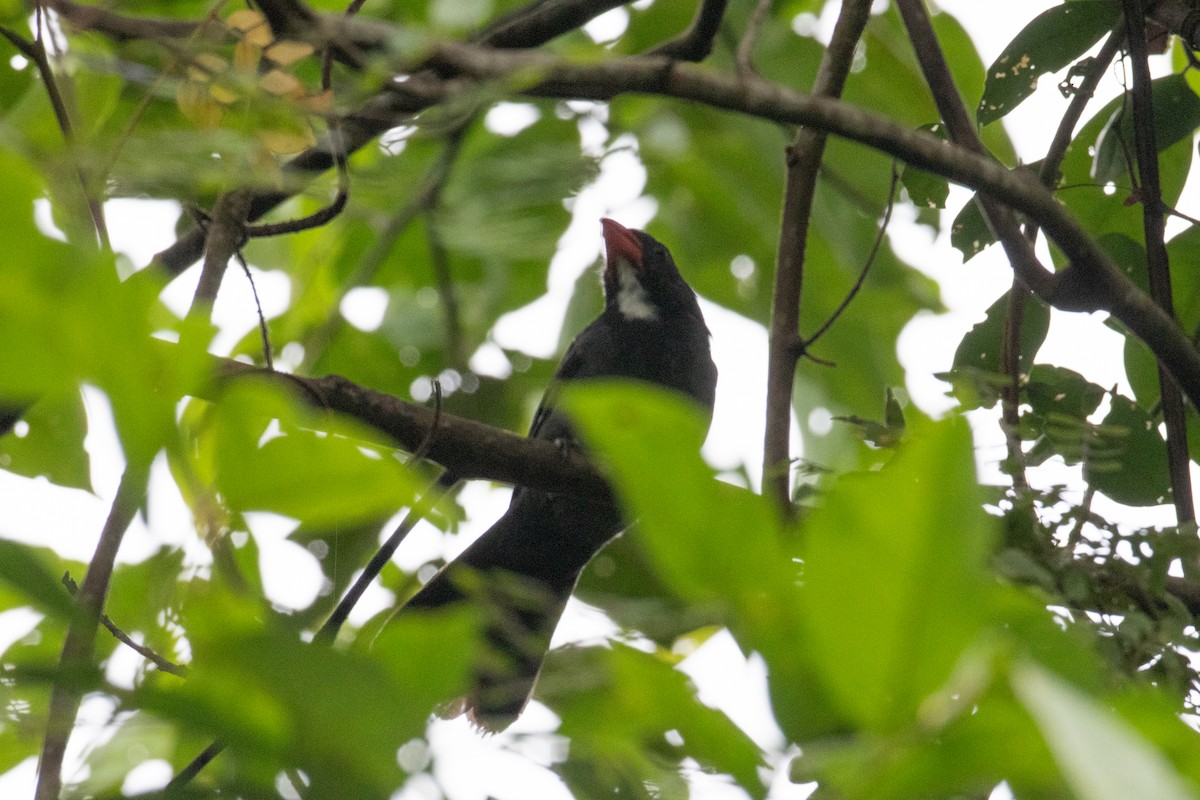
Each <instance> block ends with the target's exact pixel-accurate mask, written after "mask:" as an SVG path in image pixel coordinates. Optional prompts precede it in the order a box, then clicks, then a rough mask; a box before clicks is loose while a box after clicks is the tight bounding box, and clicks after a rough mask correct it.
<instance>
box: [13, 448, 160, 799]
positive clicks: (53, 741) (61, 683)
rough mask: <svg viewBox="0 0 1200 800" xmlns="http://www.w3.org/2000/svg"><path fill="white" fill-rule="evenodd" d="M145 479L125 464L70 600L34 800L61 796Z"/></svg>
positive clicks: (142, 467) (144, 468)
mask: <svg viewBox="0 0 1200 800" xmlns="http://www.w3.org/2000/svg"><path fill="white" fill-rule="evenodd" d="M148 478H149V465H148V464H134V463H132V462H131V463H129V464H128V465H126V467H125V474H124V475H123V476H122V477H121V485H120V487H118V489H117V496H116V497H115V498H114V499H113V504H112V508H111V509H110V510H109V514H108V519H107V520H106V521H105V523H104V529H103V530H102V531H101V532H100V540H99V542H97V544H96V552H95V554H94V555H93V556H92V560H91V562H90V563H89V565H88V571H87V575H85V576H84V579H83V584H82V585H81V586H80V587H79V593H78V594H77V595H76V597H75V603H76V605H77V607H78V612H79V613H78V614H77V615H76V616H75V617H74V619H72V620H71V625H70V627H69V628H68V629H67V636H66V639H65V641H64V642H63V649H62V657H61V658H60V659H59V667H58V678H57V679H56V680H55V682H54V688H53V690H52V691H51V694H50V713H49V717H48V721H47V723H46V738H45V739H44V740H43V742H42V754H41V759H40V760H39V762H38V783H37V789H36V793H35V795H34V797H35V800H58V797H59V795H60V794H61V793H62V763H63V755H64V753H65V752H66V749H67V740H68V739H69V738H70V736H71V729H72V727H74V723H75V716H76V714H78V713H79V701H80V698H81V697H82V692H81V690H80V686H79V682H80V678H82V677H83V676H84V675H86V674H87V672H88V671H89V670H91V669H92V667H93V665H92V658H93V657H94V655H95V652H96V630H97V628H98V627H99V624H100V612H101V610H102V609H103V608H104V600H105V598H106V597H107V596H108V586H109V583H110V582H111V581H112V572H113V565H114V564H115V563H116V558H117V551H118V550H119V549H120V547H121V540H122V538H124V536H125V531H126V530H127V529H128V528H129V524H130V523H131V522H132V521H133V518H134V515H136V514H137V510H138V508H140V507H141V503H142V498H143V497H144V496H145V494H146V483H147V480H148Z"/></svg>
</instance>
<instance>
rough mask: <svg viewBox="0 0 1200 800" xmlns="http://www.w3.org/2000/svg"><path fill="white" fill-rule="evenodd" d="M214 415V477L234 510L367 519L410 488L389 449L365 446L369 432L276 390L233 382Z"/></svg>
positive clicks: (408, 495)
mask: <svg viewBox="0 0 1200 800" xmlns="http://www.w3.org/2000/svg"><path fill="white" fill-rule="evenodd" d="M213 419H214V425H213V429H212V431H211V436H212V447H213V448H214V452H215V455H216V466H217V475H216V478H217V483H218V486H219V487H220V489H221V492H222V494H223V496H224V497H225V499H226V501H227V502H228V503H229V504H230V505H231V506H233V507H234V508H237V509H240V510H264V511H274V512H276V513H279V514H284V515H286V516H290V517H294V518H296V519H299V520H303V521H308V522H310V523H312V524H326V525H331V524H334V523H336V522H338V521H346V522H354V521H360V520H364V519H374V518H376V517H378V516H380V515H381V514H386V513H389V512H391V511H394V510H395V509H397V508H398V507H400V506H402V505H405V504H407V503H409V502H410V501H411V499H412V497H413V496H414V493H415V492H416V489H417V487H416V482H415V481H414V480H413V478H412V475H411V473H410V471H409V470H408V469H407V468H406V467H405V466H404V465H403V464H402V463H400V461H399V460H398V459H397V457H396V454H395V453H394V452H392V451H390V450H388V449H387V448H380V447H378V446H372V445H369V444H367V442H369V441H370V440H371V439H372V438H373V437H372V436H371V434H370V433H369V432H368V431H366V429H364V428H362V427H361V426H358V425H356V424H353V423H351V422H350V421H349V420H343V419H337V418H335V417H333V416H326V417H324V418H321V419H317V418H316V415H315V414H314V413H313V412H312V411H311V410H308V409H305V408H303V407H301V405H300V404H299V403H297V402H295V401H294V400H293V399H292V398H290V397H288V396H287V395H286V394H284V393H283V392H281V391H280V390H279V389H277V388H274V387H269V386H266V385H261V384H259V385H253V386H252V385H248V384H247V383H246V382H239V383H238V384H237V385H235V386H233V387H231V388H230V390H229V391H228V392H226V393H225V394H224V395H223V396H222V397H221V399H220V401H219V402H218V403H217V405H216V408H215V413H214V416H213ZM272 420H278V424H277V425H275V426H274V427H272V424H273V423H272V424H269V423H271V421H272ZM316 429H321V430H320V431H319V432H318V430H316Z"/></svg>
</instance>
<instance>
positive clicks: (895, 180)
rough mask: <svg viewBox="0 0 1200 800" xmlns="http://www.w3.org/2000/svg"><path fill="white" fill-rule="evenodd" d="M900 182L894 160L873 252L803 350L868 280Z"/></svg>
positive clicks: (885, 231)
mask: <svg viewBox="0 0 1200 800" xmlns="http://www.w3.org/2000/svg"><path fill="white" fill-rule="evenodd" d="M899 183H900V170H899V169H897V168H896V163H895V162H892V181H891V184H890V185H889V186H888V200H887V204H886V205H885V206H884V209H883V221H882V222H881V223H880V225H879V230H878V231H876V233H875V241H874V242H873V243H872V244H871V252H870V253H868V254H867V260H866V261H865V262H864V263H863V266H862V269H861V270H859V272H858V279H857V280H855V281H854V285H853V286H852V287H850V291H849V292H847V293H846V296H845V298H843V299H842V302H841V303H839V304H838V307H837V308H836V309H834V311H833V313H832V314H830V315H829V319H827V320H825V323H824V324H823V325H821V327H820V328H817V332H816V333H814V334H813V335H812V336H810V337H808V338H807V339H805V340H804V342H803V345H802V350H803V351H807V350H808V348H810V347H812V345H813V344H815V343H816V341H817V340H818V339H820V338H821V337H822V336H824V335H825V332H826V331H828V330H829V329H830V328H832V327H833V324H834V323H835V322H837V320H838V317H840V316H841V315H842V314H843V313H844V312H845V311H846V309H847V308H849V307H850V303H851V302H853V301H854V298H855V297H856V296H857V295H858V293H859V291H860V290H861V289H862V287H863V283H864V282H866V280H867V273H869V272H870V271H871V265H873V264H874V263H875V259H876V257H877V256H878V255H879V250H880V248H881V247H882V246H883V238H884V236H885V235H886V234H887V229H888V224H889V223H890V222H891V221H892V209H893V208H894V207H895V205H896V186H897V184H899Z"/></svg>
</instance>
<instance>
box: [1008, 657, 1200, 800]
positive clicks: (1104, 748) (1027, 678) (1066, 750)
mask: <svg viewBox="0 0 1200 800" xmlns="http://www.w3.org/2000/svg"><path fill="white" fill-rule="evenodd" d="M1012 684H1013V691H1014V692H1015V693H1016V695H1017V697H1018V698H1020V700H1021V702H1022V703H1023V704H1024V705H1025V708H1026V709H1027V710H1028V711H1029V713H1030V715H1031V716H1032V717H1033V718H1034V720H1035V721H1036V722H1037V725H1038V727H1039V728H1040V729H1041V732H1042V736H1043V737H1045V739H1046V743H1047V744H1048V745H1049V746H1050V750H1051V752H1053V753H1054V757H1055V760H1056V761H1057V762H1058V765H1059V768H1060V769H1061V770H1062V772H1063V776H1064V777H1065V778H1066V780H1067V783H1068V785H1069V786H1070V787H1071V789H1072V791H1073V792H1074V794H1075V796H1076V797H1078V798H1080V799H1081V800H1126V798H1130V797H1154V798H1163V799H1164V800H1195V798H1196V797H1197V796H1198V795H1197V789H1196V787H1195V786H1192V785H1189V784H1188V783H1187V782H1186V781H1184V780H1183V778H1181V777H1180V775H1179V774H1178V773H1177V772H1176V771H1175V769H1174V768H1173V767H1172V766H1171V765H1170V763H1169V762H1168V761H1167V760H1166V759H1165V758H1164V757H1163V754H1162V753H1161V752H1159V751H1158V750H1156V749H1155V748H1154V746H1153V745H1151V744H1150V743H1149V742H1147V741H1146V740H1145V739H1144V738H1142V736H1141V735H1139V734H1138V732H1137V731H1136V730H1134V729H1133V727H1132V726H1130V725H1129V723H1127V722H1126V721H1125V720H1123V719H1121V718H1120V717H1119V716H1117V715H1116V714H1114V713H1113V712H1112V711H1111V710H1110V709H1109V708H1106V707H1105V706H1104V705H1102V704H1100V703H1099V702H1097V701H1096V699H1094V698H1092V697H1089V696H1088V695H1087V694H1085V693H1084V692H1082V691H1080V690H1079V689H1077V688H1075V687H1074V686H1072V685H1071V684H1069V683H1067V682H1066V681H1064V680H1063V679H1062V678H1060V677H1058V676H1057V675H1055V674H1054V673H1053V672H1050V671H1049V670H1047V669H1045V668H1044V667H1042V666H1040V665H1038V664H1036V663H1035V662H1032V661H1023V662H1021V663H1019V664H1017V665H1016V667H1015V668H1014V669H1013V675H1012Z"/></svg>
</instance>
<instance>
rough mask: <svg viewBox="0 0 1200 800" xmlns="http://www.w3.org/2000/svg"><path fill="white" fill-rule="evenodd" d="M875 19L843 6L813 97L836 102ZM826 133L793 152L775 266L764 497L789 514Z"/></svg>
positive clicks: (800, 135)
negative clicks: (803, 321)
mask: <svg viewBox="0 0 1200 800" xmlns="http://www.w3.org/2000/svg"><path fill="white" fill-rule="evenodd" d="M870 16H871V3H870V0H848V1H847V2H845V3H843V4H842V10H841V13H840V14H839V16H838V21H837V24H836V25H835V27H834V31H833V38H832V39H831V41H830V43H829V46H828V47H827V48H826V49H825V54H824V56H823V57H822V59H821V66H820V67H819V69H818V71H817V77H816V80H815V81H814V83H813V95H814V96H820V97H829V98H837V97H840V96H841V94H842V89H843V87H845V85H846V77H847V76H848V75H849V74H850V65H851V63H852V62H853V60H854V48H855V47H856V46H857V44H858V40H859V38H860V37H861V36H862V32H863V28H865V27H866V24H867V20H868V19H869V18H870ZM825 136H826V134H825V132H824V131H823V130H821V129H818V128H808V127H803V128H801V129H800V130H799V131H798V132H797V133H796V139H795V141H794V142H793V143H792V146H791V147H790V148H789V149H788V158H787V185H786V187H785V189H784V198H783V213H782V224H781V226H780V238H779V256H778V264H777V265H776V268H775V291H774V295H773V297H774V301H773V304H772V307H771V326H770V332H769V340H770V350H769V352H768V355H767V412H766V413H767V416H766V430H765V433H764V434H763V494H766V495H769V496H770V497H771V498H772V499H773V500H774V501H775V504H776V505H777V506H778V507H779V508H780V509H781V510H784V511H787V512H789V513H790V511H791V508H792V498H791V470H790V469H789V468H788V465H789V464H790V463H791V450H790V448H791V426H792V385H793V384H794V382H795V379H796V360H797V358H798V357H799V353H798V351H797V348H796V347H795V344H796V341H797V339H798V337H799V335H800V334H799V321H800V294H801V290H802V286H803V280H804V248H805V245H806V243H807V242H808V225H809V221H810V217H811V214H812V203H813V196H814V194H815V192H816V188H817V175H818V173H819V172H820V169H821V157H822V156H823V155H824V153H825Z"/></svg>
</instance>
